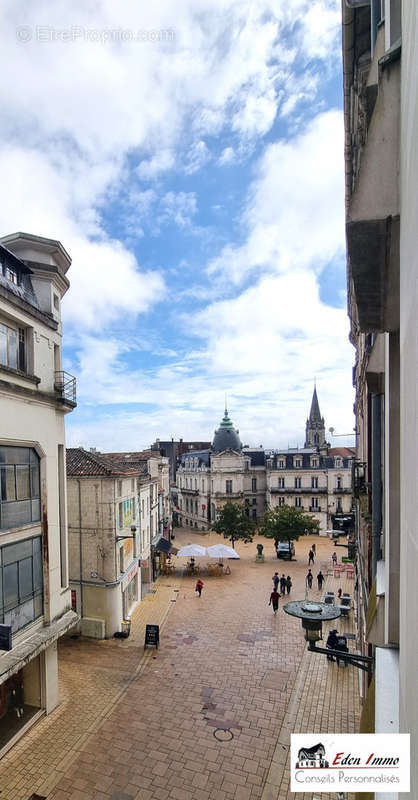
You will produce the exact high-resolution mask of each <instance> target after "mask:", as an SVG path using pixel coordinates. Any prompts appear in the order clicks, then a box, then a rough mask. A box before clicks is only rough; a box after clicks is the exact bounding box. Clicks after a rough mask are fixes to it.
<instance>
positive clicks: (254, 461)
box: [242, 447, 265, 467]
mask: <svg viewBox="0 0 418 800" xmlns="http://www.w3.org/2000/svg"><path fill="white" fill-rule="evenodd" d="M242 453H243V455H246V456H249V457H250V460H251V466H252V467H263V466H264V463H265V453H264V450H260V449H259V448H257V450H251V447H248V448H247V447H246V448H245V450H243V451H242Z"/></svg>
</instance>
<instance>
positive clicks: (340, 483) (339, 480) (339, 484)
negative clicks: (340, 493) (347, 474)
mask: <svg viewBox="0 0 418 800" xmlns="http://www.w3.org/2000/svg"><path fill="white" fill-rule="evenodd" d="M342 487H343V485H342V480H341V476H340V475H339V476H338V478H337V487H336V488H337V489H342Z"/></svg>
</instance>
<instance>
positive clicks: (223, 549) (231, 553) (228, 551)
mask: <svg viewBox="0 0 418 800" xmlns="http://www.w3.org/2000/svg"><path fill="white" fill-rule="evenodd" d="M207 551H208V556H210V557H211V558H239V555H238V553H237V552H236V551H235V550H233V548H232V547H228V546H227V545H226V544H213V545H212V546H211V547H208V548H207Z"/></svg>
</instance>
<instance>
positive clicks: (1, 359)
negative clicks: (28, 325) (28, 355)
mask: <svg viewBox="0 0 418 800" xmlns="http://www.w3.org/2000/svg"><path fill="white" fill-rule="evenodd" d="M0 364H3V365H4V366H5V367H11V368H12V369H20V370H21V371H22V372H24V371H25V329H24V328H9V326H8V325H4V324H3V323H0Z"/></svg>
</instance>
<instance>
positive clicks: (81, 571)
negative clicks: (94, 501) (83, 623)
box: [77, 479, 83, 619]
mask: <svg viewBox="0 0 418 800" xmlns="http://www.w3.org/2000/svg"><path fill="white" fill-rule="evenodd" d="M77 483H78V523H79V529H78V530H79V555H80V616H81V619H82V618H83V580H82V579H83V549H82V548H83V546H82V538H81V527H82V525H81V481H80V479H78V481H77Z"/></svg>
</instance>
